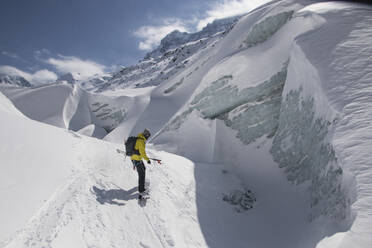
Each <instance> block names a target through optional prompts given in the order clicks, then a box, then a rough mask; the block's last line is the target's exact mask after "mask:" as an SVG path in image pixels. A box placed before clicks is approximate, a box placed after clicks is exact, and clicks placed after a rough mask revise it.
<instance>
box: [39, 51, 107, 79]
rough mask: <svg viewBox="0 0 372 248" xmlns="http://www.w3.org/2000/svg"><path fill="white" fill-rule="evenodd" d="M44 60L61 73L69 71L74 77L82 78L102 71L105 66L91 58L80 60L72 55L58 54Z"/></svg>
mask: <svg viewBox="0 0 372 248" xmlns="http://www.w3.org/2000/svg"><path fill="white" fill-rule="evenodd" d="M45 62H46V63H47V64H49V65H51V66H53V67H54V68H55V69H56V70H57V72H59V73H61V74H66V73H71V74H72V75H73V76H74V78H75V79H78V80H84V79H87V78H89V77H91V76H93V75H96V74H102V73H104V71H105V69H106V67H105V66H104V65H101V64H98V63H96V62H94V61H91V60H82V59H79V58H77V57H73V56H63V55H59V56H58V57H57V58H49V59H47V60H45Z"/></svg>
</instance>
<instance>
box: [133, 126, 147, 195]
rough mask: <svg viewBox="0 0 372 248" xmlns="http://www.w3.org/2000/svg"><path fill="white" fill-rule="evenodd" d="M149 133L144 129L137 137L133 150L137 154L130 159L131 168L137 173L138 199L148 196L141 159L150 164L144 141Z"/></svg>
mask: <svg viewBox="0 0 372 248" xmlns="http://www.w3.org/2000/svg"><path fill="white" fill-rule="evenodd" d="M150 136H151V133H150V131H149V130H147V129H145V130H144V131H143V132H142V133H139V134H138V136H137V141H136V144H135V146H134V149H135V151H136V153H137V154H133V155H132V156H131V157H130V159H131V160H132V163H133V166H134V168H135V169H137V173H138V192H139V199H141V198H142V197H143V196H145V195H146V194H148V191H147V189H145V178H146V167H145V165H144V163H143V159H144V160H146V161H147V163H148V164H151V161H150V159H149V157H147V155H146V151H145V146H146V141H147V140H148V139H149V138H150Z"/></svg>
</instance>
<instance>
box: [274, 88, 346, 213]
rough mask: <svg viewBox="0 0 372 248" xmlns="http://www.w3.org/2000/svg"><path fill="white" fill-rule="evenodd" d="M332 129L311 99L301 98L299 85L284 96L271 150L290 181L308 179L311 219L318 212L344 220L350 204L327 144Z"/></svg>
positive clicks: (332, 150)
mask: <svg viewBox="0 0 372 248" xmlns="http://www.w3.org/2000/svg"><path fill="white" fill-rule="evenodd" d="M324 107H325V108H326V107H327V106H324ZM332 128H333V126H332V122H330V121H329V120H327V119H325V118H324V117H322V116H318V115H317V113H316V111H315V108H314V98H313V97H305V98H303V95H302V88H300V89H298V90H291V91H290V92H289V93H288V94H287V95H286V96H285V98H284V99H283V102H282V104H281V110H280V118H279V126H278V129H277V131H276V134H275V137H274V140H273V145H272V148H271V153H272V155H273V157H274V160H275V161H276V162H277V163H278V164H279V167H280V168H283V169H284V171H285V173H286V176H287V179H288V180H289V181H291V182H293V183H294V184H302V183H304V182H310V186H309V191H310V197H311V207H312V208H313V210H312V213H311V215H310V216H309V217H310V219H311V220H312V219H314V218H316V217H319V216H320V215H326V216H330V217H334V218H337V219H344V218H346V215H347V213H348V211H347V210H348V209H349V206H350V201H349V200H348V198H347V197H346V195H345V192H344V191H343V189H342V175H343V171H342V169H341V167H340V166H339V165H338V163H337V158H336V156H335V151H334V149H333V146H332V144H331V143H330V137H329V136H330V134H329V133H330V132H331V130H332Z"/></svg>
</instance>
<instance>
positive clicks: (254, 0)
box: [134, 0, 271, 51]
mask: <svg viewBox="0 0 372 248" xmlns="http://www.w3.org/2000/svg"><path fill="white" fill-rule="evenodd" d="M269 1H271V0H222V1H221V0H220V1H218V2H216V3H214V4H213V5H211V6H210V8H209V9H208V10H207V11H206V12H205V14H204V15H203V17H200V18H196V17H192V18H190V19H189V20H181V19H177V18H168V19H164V20H163V21H162V22H163V24H162V25H158V26H142V27H140V28H139V29H138V30H136V31H135V32H134V35H135V36H136V37H138V38H140V39H141V41H140V42H139V45H138V48H139V49H140V50H147V51H148V50H152V49H154V48H155V47H156V46H158V45H159V44H160V41H161V40H162V39H163V38H164V37H165V36H166V35H167V34H169V33H170V32H172V31H174V30H176V29H178V30H179V31H181V32H187V31H190V30H191V31H195V30H196V31H199V30H201V29H202V28H203V27H205V26H206V25H207V24H208V23H211V22H213V21H214V20H216V19H221V18H226V17H232V16H236V15H241V14H245V13H248V12H249V11H251V10H253V9H255V8H256V7H258V6H260V5H262V4H264V3H267V2H269ZM152 18H153V17H152ZM152 18H151V19H152ZM192 26H193V27H192Z"/></svg>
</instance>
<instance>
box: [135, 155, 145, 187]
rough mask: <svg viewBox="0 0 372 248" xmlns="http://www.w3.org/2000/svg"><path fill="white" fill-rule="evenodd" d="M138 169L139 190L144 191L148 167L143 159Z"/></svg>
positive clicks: (138, 164)
mask: <svg viewBox="0 0 372 248" xmlns="http://www.w3.org/2000/svg"><path fill="white" fill-rule="evenodd" d="M136 169H137V172H138V192H140V193H142V192H143V191H145V177H146V167H145V165H144V164H143V162H142V161H139V163H137V168H136Z"/></svg>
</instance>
